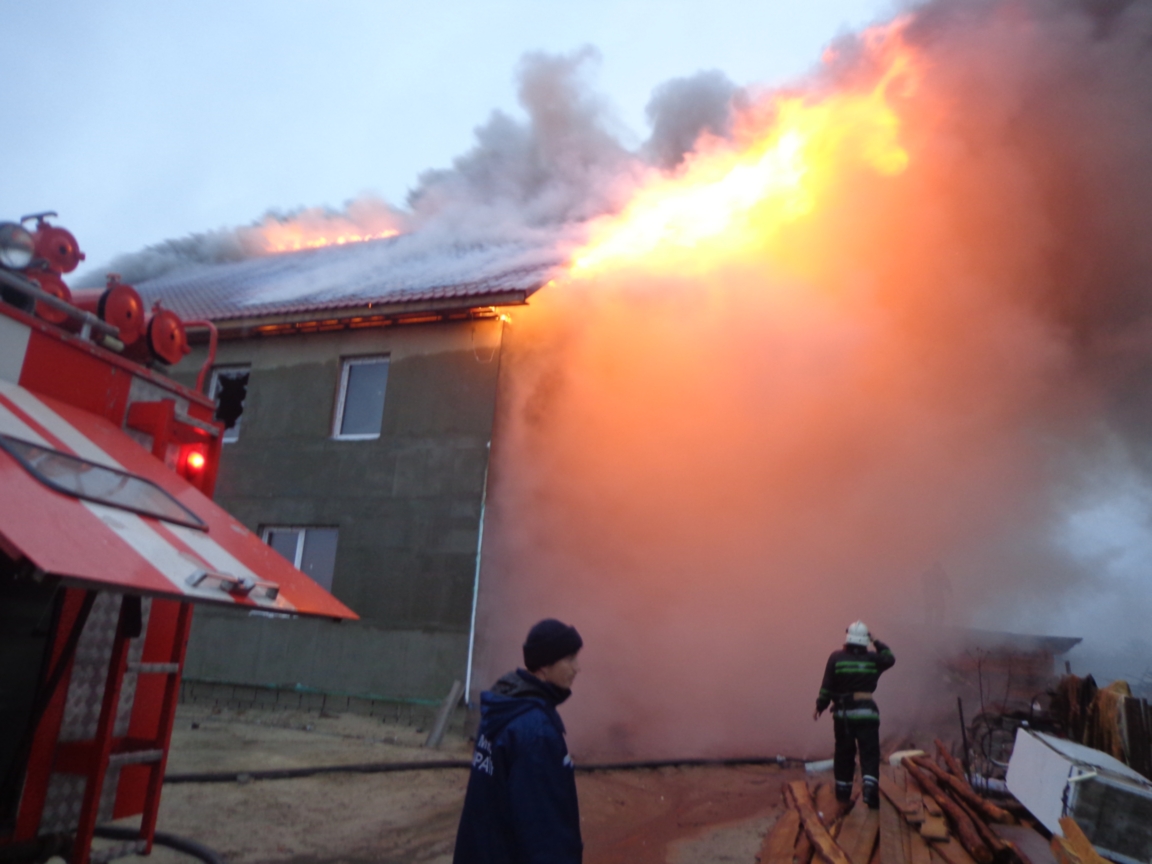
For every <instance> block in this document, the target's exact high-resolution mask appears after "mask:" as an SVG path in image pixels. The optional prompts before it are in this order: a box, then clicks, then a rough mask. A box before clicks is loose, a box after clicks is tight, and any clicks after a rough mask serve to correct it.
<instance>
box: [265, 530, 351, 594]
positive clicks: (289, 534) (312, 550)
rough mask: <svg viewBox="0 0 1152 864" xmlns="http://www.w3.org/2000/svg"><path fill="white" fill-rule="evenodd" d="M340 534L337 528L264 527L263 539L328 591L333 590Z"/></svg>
mask: <svg viewBox="0 0 1152 864" xmlns="http://www.w3.org/2000/svg"><path fill="white" fill-rule="evenodd" d="M339 534H340V532H339V530H338V529H336V528H321V527H289V526H284V527H277V526H270V527H266V528H265V529H264V542H265V543H267V544H268V545H269V546H271V547H272V548H273V549H275V550H276V551H277V552H279V553H280V554H281V555H283V556H284V558H285V559H286V560H287V561H288V562H289V563H290V564H292V566H294V567H296V568H297V569H298V570H301V571H303V572H304V573H305V574H307V575H308V576H309V577H310V578H311V579H312V581H314V582H315V583H316V584H317V585H319V586H320V587H321V588H323V589H324V590H325V591H331V590H332V576H333V574H334V573H335V571H336V541H337V540H338V539H339Z"/></svg>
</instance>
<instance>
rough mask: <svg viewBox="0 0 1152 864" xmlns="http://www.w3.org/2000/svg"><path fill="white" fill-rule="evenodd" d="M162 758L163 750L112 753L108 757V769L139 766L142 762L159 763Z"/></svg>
mask: <svg viewBox="0 0 1152 864" xmlns="http://www.w3.org/2000/svg"><path fill="white" fill-rule="evenodd" d="M163 758H164V751H163V750H129V751H128V752H127V753H113V754H112V755H110V756H109V757H108V767H109V768H111V767H112V766H114V765H115V766H120V765H139V764H141V763H143V762H159V761H160V760H161V759H163Z"/></svg>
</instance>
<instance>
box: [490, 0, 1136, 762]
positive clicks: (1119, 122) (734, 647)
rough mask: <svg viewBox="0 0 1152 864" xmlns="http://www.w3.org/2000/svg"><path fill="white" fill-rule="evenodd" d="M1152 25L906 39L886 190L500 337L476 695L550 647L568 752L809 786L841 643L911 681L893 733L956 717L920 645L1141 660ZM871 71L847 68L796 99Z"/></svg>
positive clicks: (1008, 15) (1037, 27) (861, 47)
mask: <svg viewBox="0 0 1152 864" xmlns="http://www.w3.org/2000/svg"><path fill="white" fill-rule="evenodd" d="M1150 13H1152V10H1150V7H1149V5H1148V4H1140V3H1115V4H1107V5H1103V6H1101V5H1099V4H1089V3H1082V2H1062V3H1055V4H1053V3H1048V2H1043V3H1041V2H1016V0H1013V2H976V3H972V2H965V3H955V2H938V3H930V4H927V5H925V6H923V7H921V8H919V9H916V10H914V11H912V12H911V13H909V17H908V21H907V23H906V24H905V25H904V29H903V33H904V40H905V42H906V43H907V45H908V47H909V49H910V50H911V51H912V52H913V54H914V55H915V57H916V58H917V61H916V68H917V69H918V73H919V83H918V85H917V87H916V88H914V89H910V90H909V92H906V93H901V94H898V95H899V103H900V104H899V106H898V113H899V114H900V115H901V118H902V123H903V126H902V129H901V138H902V141H903V142H904V143H905V145H906V147H907V149H908V151H909V154H910V163H909V167H908V169H907V171H906V172H904V173H903V174H901V175H900V176H899V177H897V178H883V179H881V178H877V177H876V176H875V175H873V174H870V173H869V172H867V171H847V172H845V173H844V174H843V175H842V176H841V177H840V178H839V182H838V185H837V186H836V187H835V188H834V189H833V190H832V191H831V192H830V193H829V195H828V197H827V198H826V200H823V201H821V202H820V203H819V204H818V205H817V210H816V212H815V215H813V216H812V218H810V219H807V220H800V221H799V222H798V223H797V224H795V225H793V226H791V227H788V228H786V229H784V230H783V231H782V232H781V237H779V238H776V240H775V242H774V243H768V242H766V244H765V254H764V256H763V257H762V258H757V257H755V256H752V257H751V258H749V257H740V256H736V257H733V258H731V259H724V258H720V259H719V260H716V259H714V258H713V259H708V260H709V262H710V263H709V264H708V266H703V265H701V266H696V263H695V262H693V260H692V259H691V258H690V257H688V258H685V262H684V265H683V267H682V268H681V270H680V272H676V270H675V268H671V269H670V268H663V269H661V268H659V267H657V268H652V267H649V266H645V265H644V264H641V265H639V266H636V267H622V268H619V269H617V270H615V271H611V270H609V271H606V272H601V273H599V274H598V275H596V276H594V277H588V278H576V279H572V280H569V281H566V282H563V281H562V282H560V283H558V284H556V285H555V286H552V287H550V288H549V289H548V290H547V291H545V292H542V293H541V294H540V295H538V296H537V297H536V298H535V300H534V302H533V308H532V309H531V310H528V311H526V312H521V313H519V314H516V315H514V319H515V321H514V324H513V326H512V328H511V330H510V333H509V336H508V343H507V349H506V353H505V357H504V365H503V370H504V375H503V381H504V384H505V387H504V391H503V394H502V402H501V414H500V420H499V424H498V429H497V433H496V443H495V450H494V463H493V467H492V485H491V492H490V499H489V500H490V511H489V514H490V515H489V530H488V533H487V537H486V544H487V545H486V559H485V564H484V570H483V574H482V601H481V604H482V605H481V627H480V633H481V634H482V639H486V640H487V641H486V642H485V643H484V645H483V647H484V652H483V654H482V663H481V672H480V676H479V677H480V680H481V681H484V680H486V678H487V677H492V676H494V675H495V674H498V673H499V672H501V671H503V669H504V667H507V666H509V665H512V663H514V662H515V660H516V657H517V648H518V644H519V641H520V640H521V639H522V636H523V633H524V632H525V631H526V629H527V627H528V626H529V625H530V624H531V623H532V622H533V621H534V620H536V619H538V618H540V617H543V616H546V615H551V616H556V617H560V618H563V619H566V620H570V621H572V622H573V623H575V624H576V625H577V626H578V627H579V628H580V629H581V631H582V632H583V633H584V634H585V636H586V642H587V647H586V649H585V652H584V665H585V672H584V674H583V677H582V678H581V679H580V680H579V681H578V682H577V694H576V696H575V697H574V698H573V701H572V704H571V707H568V708H566V709H565V710H566V714H567V716H568V717H570V718H571V723H570V726H571V727H572V738H573V741H574V742H575V744H576V746H577V750H578V752H580V753H582V754H584V755H615V756H619V755H626V754H632V755H657V754H659V755H671V754H701V753H707V754H733V753H739V752H760V753H763V752H765V751H767V752H778V751H785V752H788V751H791V752H802V753H819V752H822V750H826V749H827V747H828V740H827V739H828V738H829V737H830V736H829V731H828V730H827V729H821V728H818V727H814V726H813V724H812V722H811V720H810V719H809V718H810V713H811V703H812V701H813V699H814V696H815V692H816V688H817V687H818V686H819V676H820V672H821V670H822V666H823V660H824V658H825V657H826V656H827V652H828V651H829V650H831V649H832V648H833V647H835V645H836V643H837V642H838V641H839V639H840V637H841V634H842V633H843V628H844V626H845V625H846V624H847V623H848V622H849V621H851V620H853V619H855V618H857V617H863V618H865V619H866V620H867V621H868V622H869V623H870V624H871V625H872V626H873V629H874V631H875V632H877V633H878V634H879V635H880V636H882V637H886V638H889V641H891V642H892V643H893V648H894V649H895V651H896V654H897V657H898V658H899V662H898V664H897V667H896V669H895V670H894V671H893V672H892V673H889V676H888V678H887V679H886V680H885V681H884V683H883V684H882V685H881V690H880V693H881V696H882V700H881V701H882V705H883V706H884V708H883V710H884V712H885V714H886V716H887V717H888V719H887V720H886V723H887V724H889V725H888V727H887V728H889V729H893V728H899V727H901V726H903V725H905V724H909V723H913V722H915V721H917V720H921V719H923V718H925V717H928V716H931V715H932V713H933V710H934V706H933V704H932V703H933V701H934V700H938V703H937V704H941V703H942V704H943V706H944V707H945V710H947V707H948V706H949V705H950V704H951V703H950V702H949V701H948V700H947V699H946V698H943V694H944V692H945V691H940V692H939V693H938V692H937V691H935V690H934V689H933V687H932V684H933V676H934V675H935V676H936V677H937V678H938V677H939V674H938V670H937V669H936V667H935V666H934V653H933V652H934V651H935V650H937V649H940V650H944V649H945V647H946V646H943V645H942V643H944V642H946V641H947V640H946V639H944V638H942V634H941V632H940V629H941V628H940V627H939V623H940V621H941V620H943V621H944V622H945V623H947V624H950V625H955V626H969V625H982V626H986V627H994V628H1002V629H1004V630H1010V631H1016V632H1021V631H1024V632H1038V633H1059V634H1062V635H1079V636H1084V637H1086V639H1087V647H1089V649H1091V648H1092V647H1093V646H1096V647H1099V646H1102V645H1107V646H1116V649H1117V651H1118V652H1120V653H1122V652H1123V651H1126V652H1140V651H1142V652H1143V656H1144V657H1145V658H1146V657H1148V656H1149V653H1150V652H1149V648H1148V645H1147V642H1146V639H1147V637H1146V636H1145V634H1146V622H1147V620H1148V615H1149V613H1150V612H1152V590H1150V586H1149V580H1148V579H1147V576H1146V575H1145V574H1146V573H1147V568H1148V566H1149V564H1152V556H1150V555H1149V554H1148V553H1149V551H1152V544H1150V543H1149V531H1148V518H1149V515H1150V511H1149V509H1148V502H1149V491H1148V483H1147V470H1146V469H1147V465H1148V456H1147V454H1148V444H1149V440H1148V434H1147V429H1148V425H1147V423H1148V419H1149V411H1150V409H1152V389H1150V386H1152V385H1150V382H1152V378H1150V377H1149V375H1148V371H1149V362H1150V361H1152V336H1150V335H1149V334H1152V326H1150V325H1152V315H1150V314H1149V313H1150V312H1152V210H1149V208H1148V207H1147V203H1146V202H1147V201H1149V200H1152V97H1150V96H1149V94H1150V93H1152V86H1150V85H1152V51H1150V49H1149V47H1148V46H1149V45H1150V44H1152V14H1150ZM878 65H879V59H878V55H877V51H876V49H875V44H874V42H873V41H872V40H871V39H870V38H858V37H848V38H845V39H842V40H841V41H840V42H839V43H838V44H836V45H834V46H833V49H832V50H831V51H830V52H829V57H828V60H827V63H826V65H825V66H824V67H822V69H820V70H819V71H818V72H817V73H816V74H814V76H813V77H812V80H810V81H809V82H805V84H804V85H803V86H802V87H798V88H797V92H808V93H811V94H815V96H816V97H819V96H823V95H826V94H828V93H832V92H836V91H838V90H840V89H842V88H845V87H849V86H852V85H853V84H854V83H856V82H858V81H860V80H865V81H867V80H871V79H872V78H874V76H875V75H876V74H877V67H878ZM704 89H705V90H707V89H708V88H704ZM683 92H685V93H687V94H690V95H698V93H699V92H700V88H684V90H683ZM669 94H674V90H672V89H668V90H665V91H664V92H663V93H662V94H659V96H658V99H657V101H656V102H654V104H657V105H658V104H660V102H661V100H662V99H665V98H669V99H674V95H669ZM741 98H747V99H749V100H750V101H749V102H748V103H747V104H748V105H750V108H748V109H747V110H748V111H750V112H756V111H769V112H770V106H771V102H770V100H769V99H768V98H767V97H766V96H765V94H759V95H753V96H747V97H745V96H743V95H742V97H741ZM728 105H729V106H730V110H732V108H733V107H734V108H735V110H737V111H740V110H744V109H742V108H741V107H740V106H738V105H735V103H734V102H733V101H731V100H730V101H729V102H728ZM660 110H661V111H664V110H667V108H666V107H664V108H661V109H660ZM691 113H692V112H687V115H688V116H691ZM695 116H696V117H698V118H705V119H701V120H699V125H700V127H701V129H702V130H703V131H704V132H705V133H706V137H707V136H708V135H711V136H715V135H718V134H719V135H721V136H723V135H724V134H725V130H726V128H730V121H729V123H727V124H726V122H725V119H724V118H723V117H722V116H721V117H720V119H718V120H716V119H713V120H708V119H706V118H707V116H708V115H707V112H699V113H697V114H696V115H695ZM664 128H665V129H666V130H672V131H671V132H670V133H669V137H668V139H666V140H669V141H675V140H677V139H680V140H683V135H682V134H680V133H678V132H677V131H676V129H675V124H672V123H668V124H664ZM709 146H713V145H709ZM647 152H648V153H649V154H660V153H661V152H662V151H661V150H660V147H658V146H655V145H653V146H650V147H649V148H647ZM673 153H674V150H673ZM654 161H655V162H656V163H657V164H659V165H662V166H674V165H676V164H678V163H679V161H680V159H679V158H677V157H676V156H675V155H667V154H664V155H657V156H655V157H654ZM631 176H633V177H639V179H640V181H641V182H643V180H644V175H643V173H642V172H641V173H640V174H637V173H636V172H635V171H633V172H632V174H631ZM706 254H707V253H706V250H701V255H702V256H703V255H706ZM934 562H941V567H942V569H943V570H944V571H945V572H946V573H947V574H948V578H949V586H950V590H948V591H944V590H942V589H941V590H936V589H934V588H933V587H932V579H931V578H929V580H928V581H927V582H926V581H925V579H924V577H923V574H924V573H925V571H929V570H930V569H931V568H932V567H933V564H934ZM926 602H927V604H929V605H931V604H935V605H937V606H939V605H940V604H943V605H945V606H946V607H947V608H944V609H940V608H935V609H929V608H926ZM925 621H931V622H933V623H934V624H935V625H936V627H935V631H934V632H932V631H929V632H926V628H925ZM1132 640H1140V641H1138V642H1135V643H1133V642H1132ZM1139 646H1142V647H1139ZM1128 663H1129V667H1130V668H1129V670H1128V671H1129V672H1131V671H1137V672H1138V671H1141V670H1140V669H1139V668H1138V667H1139V664H1140V663H1141V658H1140V657H1139V654H1138V653H1137V654H1136V655H1135V656H1130V657H1129V659H1128ZM1133 666H1136V667H1137V668H1136V669H1132V668H1131V667H1133ZM1081 671H1085V670H1081ZM1096 671H1097V672H1101V671H1102V670H1100V669H1097V670H1096Z"/></svg>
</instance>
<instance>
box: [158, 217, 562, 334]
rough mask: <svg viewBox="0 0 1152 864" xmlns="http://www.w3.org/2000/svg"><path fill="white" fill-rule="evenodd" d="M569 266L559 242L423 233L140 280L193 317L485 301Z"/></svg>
mask: <svg viewBox="0 0 1152 864" xmlns="http://www.w3.org/2000/svg"><path fill="white" fill-rule="evenodd" d="M562 265H563V260H562V257H561V256H560V254H559V253H558V252H557V250H556V249H555V248H554V247H552V246H550V245H545V246H531V245H527V244H524V245H520V244H502V245H496V246H492V245H488V246H460V245H444V244H437V243H435V242H434V241H431V240H430V239H429V238H426V237H422V236H421V235H419V234H413V235H405V236H401V237H393V238H389V239H388V240H376V241H370V242H365V243H356V244H350V245H347V246H329V247H325V248H322V249H310V250H306V251H302V252H290V253H283V254H279V255H270V256H267V257H264V258H255V259H251V260H248V261H240V262H237V263H230V264H215V265H202V266H196V267H192V268H189V269H186V270H181V271H178V272H175V273H170V274H167V275H165V276H162V277H159V278H157V279H152V280H149V281H147V282H143V283H141V284H139V285H137V286H136V287H137V290H139V291H140V294H141V296H142V297H143V299H144V301H145V303H146V304H147V305H148V306H149V307H150V306H152V304H153V303H155V302H157V301H159V302H160V303H162V304H163V305H164V306H165V307H167V308H169V309H172V310H173V311H175V312H176V313H177V314H179V315H181V316H182V317H184V318H185V319H196V318H209V319H211V320H214V321H223V320H229V319H237V318H259V317H264V316H272V315H283V314H292V313H300V312H310V311H320V310H338V309H343V308H360V307H364V306H367V305H392V304H398V303H404V304H412V303H416V304H419V303H420V302H423V301H429V302H432V301H436V302H437V305H441V306H442V301H444V300H451V299H453V298H459V299H460V300H461V301H462V304H461V305H464V306H468V305H477V306H482V305H485V298H486V297H488V296H495V295H500V294H505V295H506V294H508V293H509V292H517V291H523V292H525V293H526V294H531V293H532V292H533V291H535V290H536V289H538V288H540V287H541V286H542V285H544V283H546V282H547V281H548V280H549V279H551V278H552V277H553V276H554V275H556V273H557V272H558V271H559V269H560V268H561V266H562Z"/></svg>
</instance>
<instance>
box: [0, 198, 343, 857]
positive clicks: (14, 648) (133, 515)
mask: <svg viewBox="0 0 1152 864" xmlns="http://www.w3.org/2000/svg"><path fill="white" fill-rule="evenodd" d="M54 216H55V214H54V213H40V214H34V215H33V216H29V217H25V218H24V219H22V220H20V221H19V222H5V223H0V301H2V302H0V861H3V860H14V861H27V862H40V861H44V860H46V859H47V858H49V857H51V856H60V857H63V858H65V859H66V860H67V861H69V862H72V864H90V862H92V864H96V862H102V861H108V860H111V859H113V858H117V857H122V856H124V855H128V854H147V853H149V852H150V851H151V849H152V844H153V842H154V839H155V835H156V817H157V812H158V810H159V806H160V791H161V786H162V784H163V781H164V768H165V763H166V761H167V757H168V749H169V743H170V740H171V736H172V727H173V722H174V719H175V714H176V706H177V702H178V700H179V694H180V679H181V674H182V670H183V665H184V656H185V651H186V647H187V644H188V636H189V630H190V627H191V623H192V611H193V607H194V605H195V604H197V603H215V604H222V605H227V606H233V607H240V608H242V609H248V610H250V611H253V612H260V613H270V614H277V615H313V616H323V617H327V618H331V619H353V618H355V617H356V615H355V614H354V613H353V612H352V611H351V610H350V609H348V608H347V607H345V606H344V605H343V604H342V603H340V602H339V601H338V600H336V599H335V598H334V597H332V596H331V595H330V594H328V593H327V592H326V591H324V590H323V589H322V588H320V587H319V586H318V585H316V584H315V583H314V582H312V581H311V580H310V579H309V578H308V577H307V576H305V575H304V574H303V573H301V572H300V571H298V570H296V569H295V568H294V567H293V566H292V565H290V564H289V563H288V562H287V561H285V560H284V559H283V558H281V557H280V556H279V555H278V554H277V553H276V552H275V551H273V550H272V549H271V548H270V547H269V546H267V545H266V544H264V543H262V542H261V541H260V539H259V538H258V537H256V536H255V535H254V534H252V533H251V532H250V531H249V530H248V529H247V528H245V527H244V526H243V525H241V524H240V523H239V522H238V521H237V520H235V519H233V518H232V517H231V516H229V515H228V513H226V512H225V511H224V510H223V509H221V508H220V507H218V506H217V505H216V504H214V503H213V501H212V492H213V487H214V485H215V482H216V473H217V468H218V465H219V459H220V448H221V442H222V439H223V430H224V424H223V423H222V422H220V421H218V420H217V419H216V413H217V412H216V406H215V405H214V403H213V401H212V400H211V399H209V398H208V396H207V395H206V394H205V393H204V381H205V376H206V374H207V372H208V371H209V370H210V367H211V364H212V361H213V354H214V350H215V328H214V327H212V325H211V324H210V323H209V322H191V321H189V322H184V321H182V320H181V319H180V318H179V317H178V316H177V315H175V314H174V313H173V312H171V311H170V310H167V309H163V308H159V307H155V308H153V309H150V310H149V309H145V308H144V304H143V303H142V302H141V298H140V295H139V294H138V293H137V292H136V291H135V289H134V288H132V286H130V285H127V284H124V283H123V282H121V281H120V280H119V278H118V277H116V276H115V275H110V276H109V277H108V283H107V286H106V287H105V288H103V289H101V290H93V291H86V292H83V291H77V292H76V293H75V294H73V293H72V292H71V291H70V289H69V288H68V286H67V284H66V283H65V282H64V279H63V277H64V276H65V275H66V274H68V273H70V272H72V271H73V270H74V269H75V268H76V267H77V266H78V264H79V263H80V261H81V260H82V259H83V257H84V256H83V253H82V252H80V249H79V247H78V246H77V243H76V239H75V237H74V236H73V235H72V234H71V233H70V232H68V231H67V230H65V229H64V228H62V227H60V226H58V225H54V224H52V222H51V221H50V220H51V219H52V218H53V217H54ZM196 328H202V329H203V330H207V331H208V333H209V352H208V354H209V356H208V359H207V360H206V361H205V364H204V366H203V368H202V369H201V370H200V372H199V377H198V379H197V384H196V386H195V387H194V388H190V387H186V386H182V385H181V384H178V383H177V382H175V381H173V380H172V379H171V378H168V377H167V376H166V375H165V374H164V373H165V371H166V370H167V369H168V368H169V367H171V366H172V365H174V364H176V363H178V362H179V361H180V360H181V359H182V358H183V357H184V356H185V355H186V354H187V353H188V351H189V348H188V331H189V330H190V329H192V330H195V329H196ZM129 817H138V821H137V819H136V818H133V819H129ZM113 820H128V821H129V822H130V824H131V825H132V826H133V827H132V828H131V830H130V831H129V832H128V833H129V834H130V835H131V836H130V837H128V838H127V839H124V840H122V841H119V842H117V843H116V844H109V843H106V842H104V841H97V847H96V848H94V846H93V839H94V837H95V836H96V835H97V834H98V833H100V832H99V827H100V826H101V825H103V824H105V823H107V822H110V821H113ZM137 826H138V827H137ZM120 830H121V833H123V827H121V829H120Z"/></svg>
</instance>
